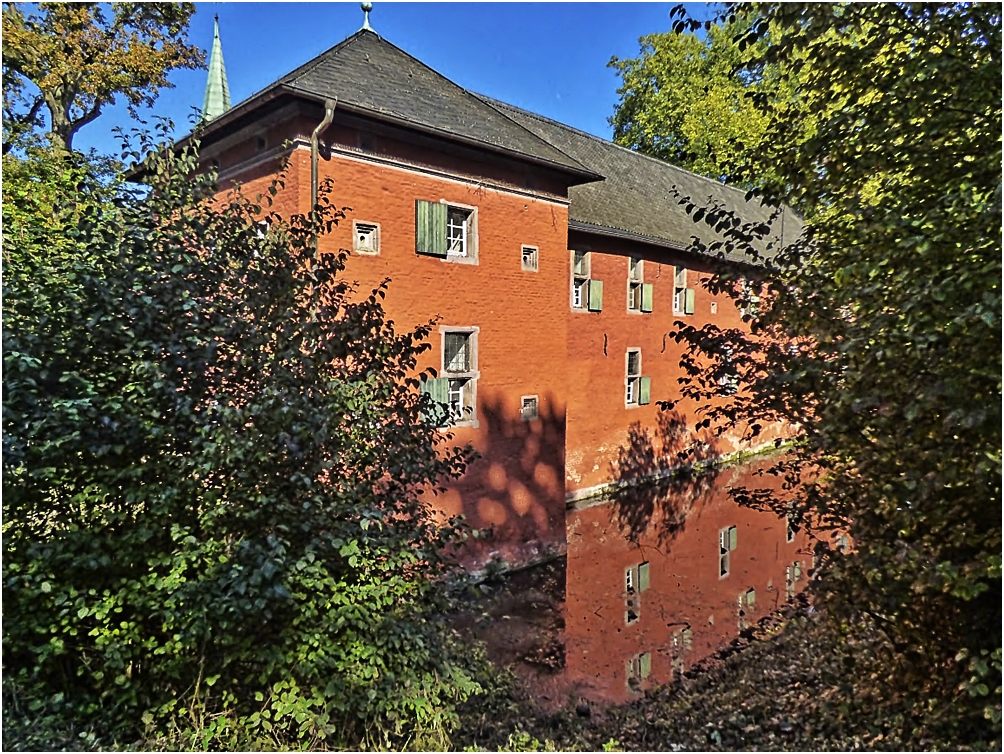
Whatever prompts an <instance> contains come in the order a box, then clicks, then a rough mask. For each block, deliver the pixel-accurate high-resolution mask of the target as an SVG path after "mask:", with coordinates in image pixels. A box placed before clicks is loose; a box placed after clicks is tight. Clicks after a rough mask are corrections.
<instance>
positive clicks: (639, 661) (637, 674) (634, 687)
mask: <svg viewBox="0 0 1004 754" xmlns="http://www.w3.org/2000/svg"><path fill="white" fill-rule="evenodd" d="M651 674H652V655H651V653H649V652H643V653H642V654H639V655H635V656H634V657H632V658H631V659H629V660H628V661H627V664H626V667H625V676H626V678H627V687H628V689H630V690H631V691H636V692H637V691H640V690H641V683H642V681H644V680H645V679H646V678H648V677H649V676H650V675H651Z"/></svg>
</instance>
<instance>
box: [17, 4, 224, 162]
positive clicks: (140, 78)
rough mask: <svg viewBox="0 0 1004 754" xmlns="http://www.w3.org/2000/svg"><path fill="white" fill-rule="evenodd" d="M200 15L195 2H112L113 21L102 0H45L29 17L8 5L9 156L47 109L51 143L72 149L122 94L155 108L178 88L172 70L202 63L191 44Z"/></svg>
mask: <svg viewBox="0 0 1004 754" xmlns="http://www.w3.org/2000/svg"><path fill="white" fill-rule="evenodd" d="M194 12H195V5H194V4H193V3H112V5H111V17H110V18H109V17H108V16H107V6H104V5H103V4H99V3H39V4H38V5H37V6H35V8H34V9H33V11H32V12H30V13H28V14H25V13H24V12H23V11H22V9H21V7H19V6H18V4H16V3H4V9H3V37H4V44H3V78H4V139H3V142H4V143H3V149H4V153H5V154H6V153H7V151H8V150H9V149H10V148H11V147H12V145H13V144H14V143H15V139H16V137H17V136H18V135H20V134H23V133H25V132H26V131H30V130H32V129H34V128H35V127H37V126H38V125H39V123H40V119H41V118H40V116H41V115H42V112H43V108H44V110H45V112H47V113H48V116H49V135H50V137H51V139H52V140H53V143H54V144H56V145H58V146H59V147H61V148H63V149H64V150H70V149H71V148H72V146H73V137H74V135H75V134H76V133H77V131H79V130H80V129H81V128H83V127H84V126H86V125H87V124H88V123H90V122H92V121H93V120H94V119H95V118H97V117H98V116H99V115H101V111H102V109H103V108H104V107H105V106H106V105H109V104H111V103H113V102H114V101H115V99H116V97H117V96H118V95H123V96H124V97H125V98H126V100H127V101H128V102H129V105H130V107H132V108H135V107H138V106H140V105H151V104H153V101H154V99H155V98H156V97H157V94H158V93H159V92H160V90H161V89H163V88H165V87H171V86H173V85H172V84H171V82H170V81H168V78H167V76H168V74H169V73H170V72H171V71H173V70H175V69H177V68H201V67H203V65H204V57H205V56H204V55H203V53H202V51H201V50H200V49H199V48H198V47H196V46H194V45H189V44H187V42H186V39H187V32H188V23H189V20H190V19H191V16H192V13H194ZM29 85H30V86H29ZM36 89H37V93H35V90H36Z"/></svg>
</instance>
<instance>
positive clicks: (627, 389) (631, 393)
mask: <svg viewBox="0 0 1004 754" xmlns="http://www.w3.org/2000/svg"><path fill="white" fill-rule="evenodd" d="M632 353H637V354H638V365H637V366H638V370H637V374H631V354H632ZM641 376H642V369H641V349H640V348H629V349H627V351H625V352H624V405H625V406H627V407H629V408H630V407H632V406H637V405H639V403H638V393H639V392H640V387H641Z"/></svg>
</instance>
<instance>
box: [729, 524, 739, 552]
mask: <svg viewBox="0 0 1004 754" xmlns="http://www.w3.org/2000/svg"><path fill="white" fill-rule="evenodd" d="M738 539H739V532H738V530H737V529H736V527H734V526H733V527H731V528H730V529H729V549H730V550H734V549H736V544H737V542H738Z"/></svg>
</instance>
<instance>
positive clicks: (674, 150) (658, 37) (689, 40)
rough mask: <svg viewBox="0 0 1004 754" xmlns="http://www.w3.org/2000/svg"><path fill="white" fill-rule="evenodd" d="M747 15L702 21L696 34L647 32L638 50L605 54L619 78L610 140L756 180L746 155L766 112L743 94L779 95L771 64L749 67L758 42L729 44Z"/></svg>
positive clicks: (734, 178)
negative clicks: (703, 30)
mask: <svg viewBox="0 0 1004 754" xmlns="http://www.w3.org/2000/svg"><path fill="white" fill-rule="evenodd" d="M753 18H755V17H753V16H749V15H743V14H741V13H740V14H737V15H736V16H735V17H733V18H732V19H730V20H729V22H728V23H726V24H724V25H718V24H715V25H710V24H709V25H708V28H707V29H706V34H705V35H704V36H703V37H700V36H698V35H697V34H696V33H694V32H681V33H672V32H668V33H663V34H650V35H648V36H645V37H642V38H641V39H640V40H639V41H640V43H641V50H640V55H639V57H637V58H630V59H626V60H620V59H618V58H617V57H614V58H612V59H611V60H610V63H609V66H610V67H612V68H614V69H615V70H616V71H617V74H618V75H619V76H620V77H621V81H622V83H621V87H620V88H619V89H618V90H617V93H618V95H620V101H619V102H618V103H617V106H616V110H615V112H614V115H613V117H612V118H610V123H611V125H612V126H613V131H614V141H616V142H617V143H618V144H621V145H622V146H625V147H629V148H631V149H635V150H638V151H639V152H643V153H644V154H648V155H651V156H652V157H658V158H659V159H662V160H666V161H667V162H671V163H673V164H674V165H679V166H680V167H683V168H686V169H687V170H692V171H694V172H695V173H700V174H701V175H706V176H708V177H709V178H714V179H715V180H726V181H728V182H730V183H733V182H739V183H746V184H749V185H757V184H759V182H760V180H761V177H760V176H759V175H757V174H755V173H754V174H753V175H751V174H750V173H751V166H750V163H749V160H748V158H747V155H748V154H749V150H750V149H751V148H754V147H756V146H759V145H760V143H761V142H762V141H763V138H764V129H765V128H766V126H767V117H766V116H765V115H764V114H763V113H762V112H761V111H760V110H759V109H758V108H757V106H756V105H755V104H754V99H753V98H752V96H751V95H758V94H759V95H764V96H769V97H771V98H773V97H778V96H782V95H781V94H779V92H778V86H779V80H778V76H777V75H776V72H775V71H774V69H773V68H770V67H763V66H760V67H756V68H754V67H753V66H751V61H753V60H754V59H755V57H756V55H757V54H758V53H761V52H762V47H763V45H762V44H761V45H754V46H750V47H748V48H741V47H740V45H739V44H738V43H737V37H739V36H740V35H742V34H744V33H746V32H748V30H749V27H750V23H751V21H752V20H753Z"/></svg>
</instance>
